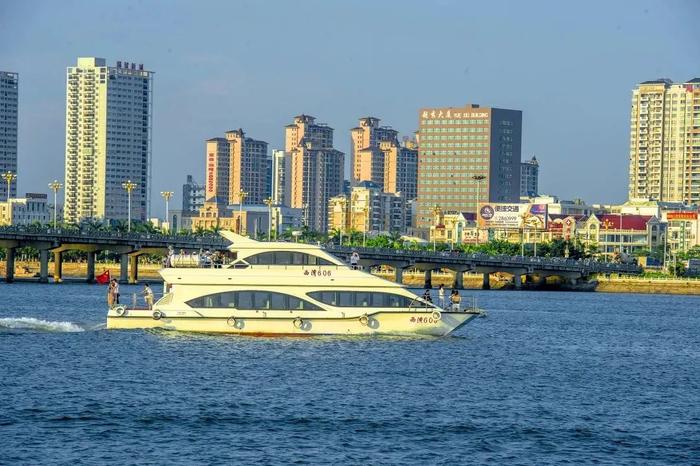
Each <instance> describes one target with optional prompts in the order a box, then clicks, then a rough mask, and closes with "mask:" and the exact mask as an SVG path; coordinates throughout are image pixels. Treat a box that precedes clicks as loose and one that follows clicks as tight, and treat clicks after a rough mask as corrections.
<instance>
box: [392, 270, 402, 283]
mask: <svg viewBox="0 0 700 466" xmlns="http://www.w3.org/2000/svg"><path fill="white" fill-rule="evenodd" d="M394 281H395V282H396V283H398V284H399V285H402V284H403V269H402V268H401V267H399V266H396V268H394Z"/></svg>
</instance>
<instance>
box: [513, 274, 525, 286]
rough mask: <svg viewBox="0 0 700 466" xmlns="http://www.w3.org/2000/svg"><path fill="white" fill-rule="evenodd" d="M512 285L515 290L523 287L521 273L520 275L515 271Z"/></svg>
mask: <svg viewBox="0 0 700 466" xmlns="http://www.w3.org/2000/svg"><path fill="white" fill-rule="evenodd" d="M513 285H514V286H515V289H516V290H520V289H522V287H523V279H522V275H520V274H519V273H516V274H515V275H513Z"/></svg>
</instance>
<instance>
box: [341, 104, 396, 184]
mask: <svg viewBox="0 0 700 466" xmlns="http://www.w3.org/2000/svg"><path fill="white" fill-rule="evenodd" d="M379 122H380V120H379V118H375V117H364V118H360V124H359V126H356V127H355V128H352V129H351V130H350V139H351V142H352V145H351V151H352V152H351V154H350V155H351V158H352V180H353V183H354V184H357V183H359V182H360V181H371V182H373V183H375V184H376V185H378V186H380V187H382V188H383V187H384V152H382V150H381V149H380V147H379V146H380V144H381V143H382V142H389V143H396V142H397V136H398V131H396V130H394V129H392V128H390V127H388V126H380V125H379ZM397 145H398V143H397Z"/></svg>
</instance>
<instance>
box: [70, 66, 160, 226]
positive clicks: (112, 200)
mask: <svg viewBox="0 0 700 466" xmlns="http://www.w3.org/2000/svg"><path fill="white" fill-rule="evenodd" d="M152 95H153V72H151V71H146V70H144V68H143V65H136V64H135V63H128V62H121V61H118V62H117V66H107V65H106V63H105V59H104V58H95V57H81V58H78V63H77V65H76V66H71V67H69V68H68V75H67V88H66V161H65V162H66V174H65V190H66V191H65V196H66V200H65V220H66V221H67V222H72V223H76V222H79V221H80V220H82V219H86V218H98V219H125V218H127V216H128V207H127V206H128V194H127V191H126V190H125V189H124V188H123V187H122V183H123V182H124V181H126V180H131V181H132V182H133V183H135V184H136V188H135V189H133V190H132V191H131V206H132V212H131V218H133V219H140V220H145V219H146V218H147V215H148V209H149V201H150V191H149V190H150V171H151V116H152V105H153V99H152Z"/></svg>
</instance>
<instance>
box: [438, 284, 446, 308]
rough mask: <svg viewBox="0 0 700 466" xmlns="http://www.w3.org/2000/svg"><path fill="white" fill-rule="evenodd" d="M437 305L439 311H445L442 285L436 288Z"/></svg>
mask: <svg viewBox="0 0 700 466" xmlns="http://www.w3.org/2000/svg"><path fill="white" fill-rule="evenodd" d="M438 304H439V305H440V308H441V309H445V287H444V286H443V285H440V286H439V287H438Z"/></svg>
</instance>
